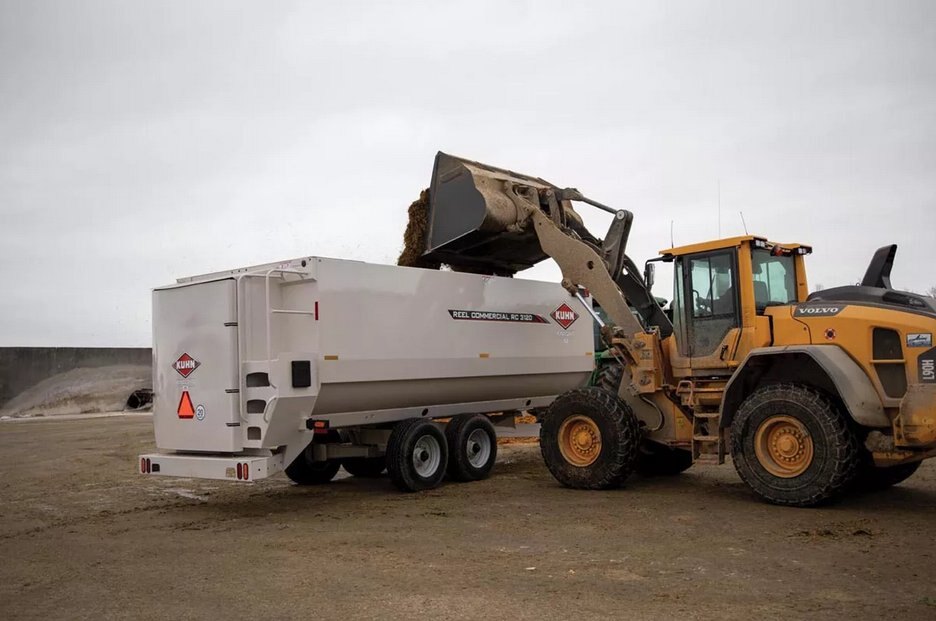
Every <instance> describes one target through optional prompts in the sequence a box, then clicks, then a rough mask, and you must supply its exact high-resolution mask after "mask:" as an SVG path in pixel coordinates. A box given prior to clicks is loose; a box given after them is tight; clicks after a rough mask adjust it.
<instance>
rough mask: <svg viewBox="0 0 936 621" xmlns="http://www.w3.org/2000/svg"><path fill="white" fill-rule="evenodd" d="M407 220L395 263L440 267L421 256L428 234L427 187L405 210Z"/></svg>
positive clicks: (430, 267) (433, 268)
mask: <svg viewBox="0 0 936 621" xmlns="http://www.w3.org/2000/svg"><path fill="white" fill-rule="evenodd" d="M407 213H408V214H409V221H408V222H407V223H406V231H405V232H404V233H403V252H401V253H400V258H399V259H397V265H402V266H404V267H423V268H426V269H432V270H437V269H439V268H440V267H441V264H440V263H438V262H433V261H427V260H426V259H424V258H423V256H422V255H423V252H425V250H426V244H427V238H428V235H429V189H428V188H427V189H425V190H423V191H422V192H420V193H419V198H418V199H416V200H415V201H413V204H412V205H410V206H409V210H408V212H407Z"/></svg>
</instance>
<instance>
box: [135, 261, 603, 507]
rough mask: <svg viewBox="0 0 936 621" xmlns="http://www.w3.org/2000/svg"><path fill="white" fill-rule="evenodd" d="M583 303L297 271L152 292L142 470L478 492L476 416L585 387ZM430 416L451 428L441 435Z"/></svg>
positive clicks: (488, 444) (459, 280) (481, 279)
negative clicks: (150, 398) (468, 485)
mask: <svg viewBox="0 0 936 621" xmlns="http://www.w3.org/2000/svg"><path fill="white" fill-rule="evenodd" d="M590 313H591V302H590V299H589V298H587V297H583V296H582V295H581V294H580V295H577V296H573V295H570V294H569V293H568V292H567V291H566V290H565V289H563V288H562V287H561V286H560V285H558V284H552V283H545V282H536V281H529V280H521V279H514V278H506V277H497V276H482V275H477V274H467V273H456V272H448V271H435V270H425V269H417V268H407V267H396V266H388V265H374V264H368V263H362V262H358V261H347V260H338V259H326V258H319V257H306V258H300V259H294V260H291V261H286V262H282V263H276V264H269V265H262V266H255V267H249V268H243V269H237V270H231V271H227V272H219V273H215V274H207V275H203V276H196V277H191V278H184V279H180V280H179V281H177V283H176V284H174V285H170V286H167V287H161V288H158V289H156V290H155V291H154V293H153V325H154V328H153V332H154V343H153V345H154V347H153V382H154V391H155V400H154V410H153V418H154V426H155V431H156V445H157V447H158V450H159V452H158V453H153V454H148V455H141V456H140V470H141V472H142V473H143V474H148V475H168V476H184V477H203V478H214V479H227V480H232V481H254V480H257V479H262V478H265V477H268V476H270V475H273V474H275V473H277V472H279V471H280V470H286V473H287V475H289V477H290V478H291V479H293V480H294V481H296V482H298V483H303V484H311V483H322V482H326V481H328V480H331V478H332V477H333V476H334V475H335V474H336V472H337V471H338V469H339V467H340V466H341V465H344V467H345V468H346V469H347V470H348V471H349V472H351V473H352V474H354V475H357V476H377V475H379V474H381V473H382V472H383V470H384V469H385V468H386V469H388V470H389V472H390V476H391V479H392V480H393V482H394V483H395V484H396V485H397V486H398V487H400V488H401V489H404V490H408V491H412V490H419V489H427V488H431V487H434V486H436V485H438V484H439V482H440V481H441V480H442V478H443V477H444V475H445V473H446V472H448V473H449V475H450V476H451V477H452V478H454V479H456V480H473V479H479V478H483V477H484V476H487V474H488V473H489V471H490V469H491V467H492V465H493V463H494V458H495V456H496V451H497V444H496V435H495V431H494V427H493V425H492V424H491V422H490V420H489V417H488V416H485V414H503V415H504V417H505V419H509V420H511V421H512V420H513V415H514V414H515V413H516V412H518V411H521V410H529V409H533V408H541V407H544V406H547V405H549V404H550V403H551V402H552V401H553V399H554V398H555V397H556V396H557V395H559V394H561V393H563V392H565V391H567V390H570V389H573V388H576V387H579V386H583V385H584V384H586V383H587V381H588V378H589V375H590V374H591V373H592V370H593V368H594V355H593V350H594V336H593V329H592V318H591V316H590ZM434 419H450V421H449V422H448V423H447V424H445V425H443V424H441V423H438V422H434Z"/></svg>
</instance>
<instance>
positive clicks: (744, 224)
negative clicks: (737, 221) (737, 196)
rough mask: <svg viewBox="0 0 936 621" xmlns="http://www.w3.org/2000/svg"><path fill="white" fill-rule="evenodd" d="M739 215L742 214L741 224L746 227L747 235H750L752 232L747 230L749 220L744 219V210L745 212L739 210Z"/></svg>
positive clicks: (745, 232)
mask: <svg viewBox="0 0 936 621" xmlns="http://www.w3.org/2000/svg"><path fill="white" fill-rule="evenodd" d="M738 215H739V216H741V226H743V227H744V234H745V235H750V233H748V232H747V222H745V221H744V212H743V211H739V212H738Z"/></svg>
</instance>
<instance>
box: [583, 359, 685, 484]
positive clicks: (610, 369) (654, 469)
mask: <svg viewBox="0 0 936 621" xmlns="http://www.w3.org/2000/svg"><path fill="white" fill-rule="evenodd" d="M623 377H624V369H623V368H622V367H621V365H620V364H619V363H617V362H606V363H604V364H603V365H602V367H601V369H599V371H598V373H597V375H596V377H595V386H597V387H598V388H601V389H602V390H606V391H607V392H609V393H611V394H612V395H615V396H617V394H618V389H619V388H620V386H621V379H622V378H623ZM691 465H692V451H683V450H680V449H671V448H669V447H667V446H663V445H662V444H657V443H656V442H653V441H651V440H644V441H643V442H642V443H641V445H640V455H639V456H638V457H637V467H636V469H637V473H638V474H640V475H642V476H673V475H677V474H679V473H681V472H683V471H685V470H686V469H688V468H689V467H690V466H691Z"/></svg>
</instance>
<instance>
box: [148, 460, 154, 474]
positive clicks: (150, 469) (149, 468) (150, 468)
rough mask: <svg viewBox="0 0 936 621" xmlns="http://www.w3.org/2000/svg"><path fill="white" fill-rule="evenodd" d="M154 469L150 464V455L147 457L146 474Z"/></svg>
mask: <svg viewBox="0 0 936 621" xmlns="http://www.w3.org/2000/svg"><path fill="white" fill-rule="evenodd" d="M152 471H153V468H152V466H151V465H150V460H149V457H147V458H146V474H149V473H150V472H152Z"/></svg>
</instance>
